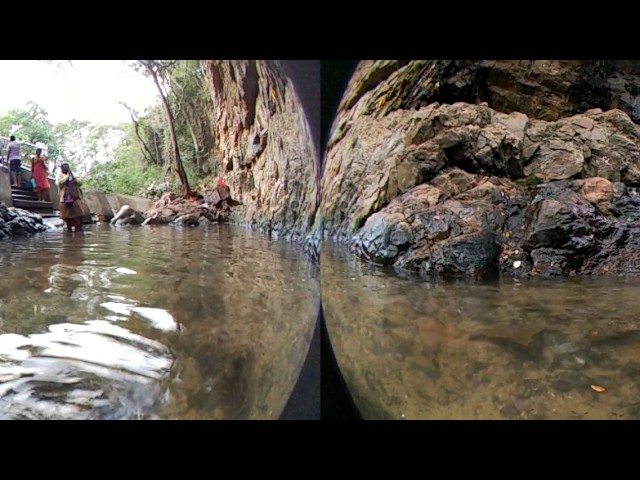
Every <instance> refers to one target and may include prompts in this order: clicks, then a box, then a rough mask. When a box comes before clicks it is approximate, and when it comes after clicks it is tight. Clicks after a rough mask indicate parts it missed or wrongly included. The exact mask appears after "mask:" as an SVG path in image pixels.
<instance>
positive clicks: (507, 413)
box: [500, 403, 521, 418]
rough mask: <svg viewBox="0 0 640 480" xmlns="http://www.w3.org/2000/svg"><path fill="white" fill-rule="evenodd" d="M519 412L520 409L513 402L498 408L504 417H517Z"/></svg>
mask: <svg viewBox="0 0 640 480" xmlns="http://www.w3.org/2000/svg"><path fill="white" fill-rule="evenodd" d="M520 413H521V409H519V408H518V407H517V405H515V403H509V404H508V405H505V406H504V407H502V408H501V409H500V415H502V416H503V417H506V418H516V417H519V416H520Z"/></svg>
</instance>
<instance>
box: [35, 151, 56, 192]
mask: <svg viewBox="0 0 640 480" xmlns="http://www.w3.org/2000/svg"><path fill="white" fill-rule="evenodd" d="M45 160H46V159H45V158H44V157H43V156H42V149H41V148H38V149H36V156H35V157H34V159H33V160H32V162H31V177H32V178H33V179H34V180H35V183H36V184H35V186H34V188H33V191H34V192H36V195H37V196H38V201H39V202H44V201H45V200H46V198H47V193H48V192H49V189H50V188H51V187H50V185H49V178H48V176H47V164H46V163H45Z"/></svg>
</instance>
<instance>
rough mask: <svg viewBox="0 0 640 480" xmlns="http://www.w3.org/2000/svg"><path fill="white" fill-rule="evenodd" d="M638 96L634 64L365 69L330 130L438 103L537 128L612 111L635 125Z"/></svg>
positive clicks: (418, 63)
mask: <svg viewBox="0 0 640 480" xmlns="http://www.w3.org/2000/svg"><path fill="white" fill-rule="evenodd" d="M639 92H640V63H638V62H637V61H633V60H412V61H400V60H377V61H363V62H361V63H360V64H359V65H358V67H357V69H356V71H355V73H354V74H353V77H352V80H351V81H350V83H349V86H348V88H347V92H346V93H345V96H344V99H343V101H342V103H341V104H340V110H339V114H338V119H337V120H336V125H337V126H338V125H346V124H348V123H349V122H350V121H351V120H352V119H354V118H358V117H360V116H361V115H387V114H389V113H390V112H393V111H395V110H399V109H404V110H414V109H417V108H421V107H424V106H426V105H429V104H432V103H436V102H440V103H455V102H467V103H476V104H481V103H484V102H486V103H487V104H488V105H489V106H491V107H492V108H494V109H495V110H499V111H501V112H505V113H511V112H522V113H524V114H526V115H528V116H529V117H533V118H536V119H541V120H558V119H559V118H562V117H568V116H571V115H574V114H577V113H584V112H586V111H587V110H589V109H593V108H601V109H602V110H610V109H614V108H618V109H621V110H622V111H624V112H625V113H626V114H627V115H629V116H631V118H633V119H634V121H636V122H640V107H639V106H638V105H639V104H640V101H639V99H640V94H639ZM343 128H344V127H343ZM335 130H337V127H336V129H335Z"/></svg>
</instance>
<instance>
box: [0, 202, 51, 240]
mask: <svg viewBox="0 0 640 480" xmlns="http://www.w3.org/2000/svg"><path fill="white" fill-rule="evenodd" d="M47 230H48V228H47V226H46V225H45V224H43V222H42V217H41V216H40V215H37V214H34V213H31V212H29V211H27V210H22V209H20V208H14V207H7V206H6V205H4V204H3V203H0V240H4V239H9V238H12V237H14V236H22V235H26V236H28V235H34V234H36V233H40V232H46V231H47Z"/></svg>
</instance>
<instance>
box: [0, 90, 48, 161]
mask: <svg viewBox="0 0 640 480" xmlns="http://www.w3.org/2000/svg"><path fill="white" fill-rule="evenodd" d="M0 133H1V134H2V136H5V137H8V136H10V135H15V136H16V138H17V139H19V140H21V141H23V142H27V143H33V144H35V143H37V142H42V143H44V144H46V145H47V147H48V152H47V153H48V155H49V158H54V159H55V158H56V157H58V156H59V155H60V144H59V139H58V138H57V136H56V134H55V132H54V128H53V125H52V124H51V123H50V122H49V116H48V114H47V112H46V111H45V110H44V109H43V108H42V107H41V106H40V105H38V104H37V103H35V102H28V103H27V108H26V109H24V110H22V109H14V110H11V111H9V113H7V114H6V115H4V116H2V117H0ZM31 153H33V152H31Z"/></svg>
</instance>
